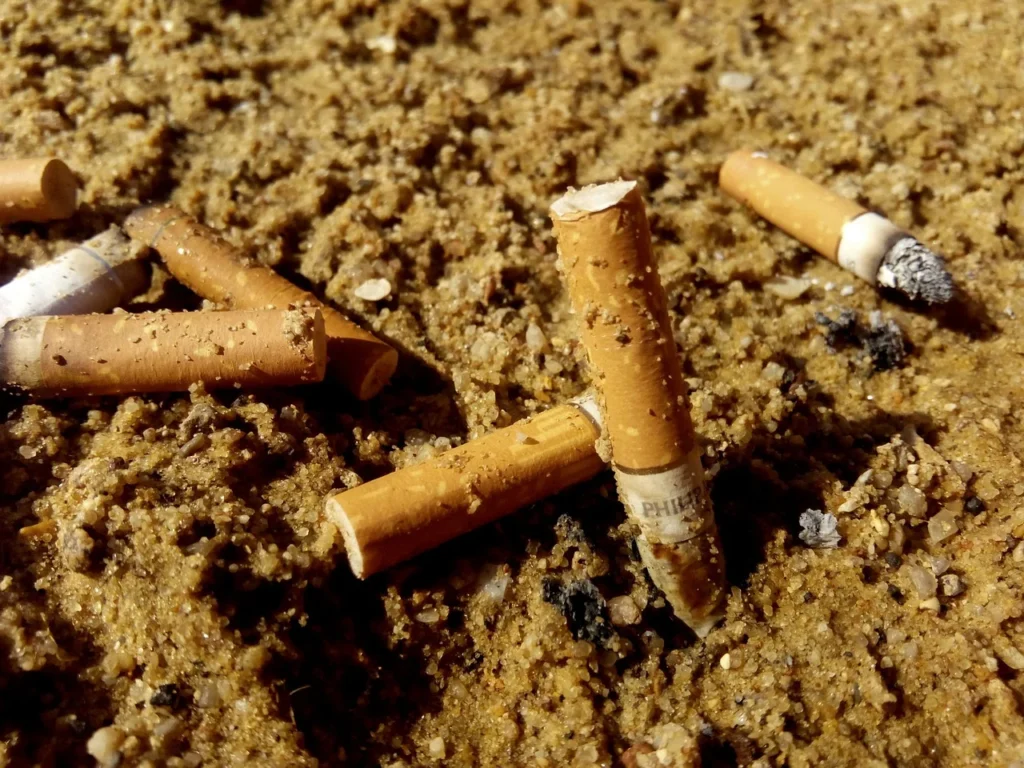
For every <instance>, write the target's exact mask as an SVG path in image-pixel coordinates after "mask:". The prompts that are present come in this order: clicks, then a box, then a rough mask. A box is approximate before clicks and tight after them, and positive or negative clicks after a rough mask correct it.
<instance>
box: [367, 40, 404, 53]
mask: <svg viewBox="0 0 1024 768" xmlns="http://www.w3.org/2000/svg"><path fill="white" fill-rule="evenodd" d="M366 47H367V48H369V49H370V50H371V51H380V52H381V53H384V54H387V55H389V56H390V55H391V54H392V53H394V52H395V51H397V50H398V41H397V40H395V38H394V37H393V36H392V35H379V36H378V37H371V38H370V39H369V40H367V41H366Z"/></svg>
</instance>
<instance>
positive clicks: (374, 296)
mask: <svg viewBox="0 0 1024 768" xmlns="http://www.w3.org/2000/svg"><path fill="white" fill-rule="evenodd" d="M355 294H356V298H358V299H363V300H364V301H380V300H381V299H386V298H387V297H388V296H390V295H391V282H390V281H389V280H387V279H386V278H383V277H379V278H375V279H372V280H366V281H365V282H364V283H363V284H362V285H360V286H359V287H358V288H356V290H355Z"/></svg>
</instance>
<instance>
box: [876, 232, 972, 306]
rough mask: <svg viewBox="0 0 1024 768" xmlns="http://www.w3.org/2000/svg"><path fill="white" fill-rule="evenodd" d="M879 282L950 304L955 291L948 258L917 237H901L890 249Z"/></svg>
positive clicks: (919, 297)
mask: <svg viewBox="0 0 1024 768" xmlns="http://www.w3.org/2000/svg"><path fill="white" fill-rule="evenodd" d="M878 282H879V284H881V285H884V286H885V287H887V288H895V289H896V290H898V291H900V292H902V293H904V294H906V295H907V297H909V298H910V299H912V300H914V301H924V302H926V303H928V304H948V303H949V302H950V301H952V300H953V295H954V293H955V289H954V285H953V277H952V276H951V275H950V274H949V271H948V270H947V269H946V263H945V260H944V259H943V258H942V257H941V256H939V255H938V254H937V253H935V252H934V251H932V250H930V249H929V248H927V247H925V246H924V245H923V244H921V243H920V242H919V241H918V240H917V239H915V238H913V237H904V238H901V239H900V240H897V241H896V243H895V244H893V246H892V247H891V248H890V249H889V250H888V252H887V253H886V254H885V257H884V258H883V259H882V265H881V266H880V267H879V268H878Z"/></svg>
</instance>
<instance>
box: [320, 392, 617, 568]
mask: <svg viewBox="0 0 1024 768" xmlns="http://www.w3.org/2000/svg"><path fill="white" fill-rule="evenodd" d="M595 413H596V412H595V409H594V407H593V404H592V401H590V402H589V403H588V402H586V401H583V402H581V403H578V404H570V405H561V406H557V407H555V408H551V409H550V410H548V411H545V412H544V413H541V414H540V415H538V416H534V417H533V418H530V419H525V420H523V421H520V422H517V423H516V424H513V425H512V426H510V427H506V428H505V429H500V430H498V431H496V432H493V433H491V434H489V435H486V436H484V437H482V438H479V439H477V440H473V441H471V442H468V443H466V444H465V445H462V446H460V447H458V448H454V449H452V450H450V451H448V452H447V453H445V454H443V455H441V456H439V457H437V458H434V459H430V460H428V461H425V462H423V463H420V464H416V465H413V466H410V467H406V468H404V469H401V470H399V471H397V472H393V473H391V474H390V475H385V476H384V477H381V478H378V479H376V480H372V481H370V482H368V483H365V484H363V485H360V486H357V487H355V488H352V489H349V490H346V491H341V492H339V493H336V494H334V495H333V496H330V497H328V499H327V502H326V512H327V517H328V519H330V521H331V522H332V523H334V525H336V526H337V527H338V529H339V530H340V531H341V534H342V538H343V539H344V541H345V551H346V554H347V555H348V560H349V564H350V565H351V566H352V572H353V573H354V574H355V575H356V576H357V577H359V578H360V579H364V578H366V577H367V576H371V575H373V574H375V573H378V572H379V571H382V570H384V569H386V568H390V567H391V566H393V565H396V564H397V563H401V562H403V561H404V560H407V559H409V558H411V557H414V556H415V555H418V554H420V553H422V552H426V551H427V550H429V549H432V548H434V547H436V546H438V545H440V544H443V543H444V542H446V541H449V540H450V539H453V538H455V537H456V536H460V535H462V534H464V533H466V532H468V531H471V530H473V529H474V528H478V527H480V526H482V525H485V524H487V523H490V522H492V521H494V520H497V519H498V518H500V517H503V516H504V515H507V514H509V513H510V512H513V511H515V510H516V509H519V508H520V507H523V506H525V505H527V504H531V503H533V502H535V501H538V500H539V499H542V498H545V497H547V496H550V495H552V494H554V493H557V492H558V491H561V490H562V489H564V488H567V487H569V486H570V485H573V484H575V483H579V482H582V481H583V480H586V479H588V478H591V477H593V476H594V475H596V474H597V473H598V472H599V471H600V470H601V468H602V467H603V466H604V463H603V462H602V461H601V459H600V458H599V457H598V455H597V452H596V449H595V447H594V443H595V441H596V439H597V438H598V436H599V435H600V429H599V428H598V426H597V424H596V423H595V421H594V414H595Z"/></svg>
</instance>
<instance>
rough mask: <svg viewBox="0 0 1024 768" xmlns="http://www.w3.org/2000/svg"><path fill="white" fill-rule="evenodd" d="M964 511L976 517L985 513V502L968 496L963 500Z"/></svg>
mask: <svg viewBox="0 0 1024 768" xmlns="http://www.w3.org/2000/svg"><path fill="white" fill-rule="evenodd" d="M964 509H966V510H967V511H968V512H970V513H971V514H972V515H978V514H981V513H982V512H984V511H985V502H984V501H982V500H981V499H979V498H978V497H977V496H968V497H967V498H966V499H964Z"/></svg>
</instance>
